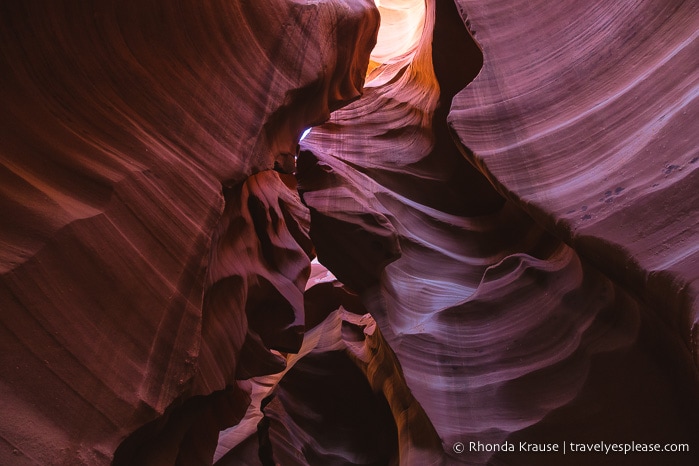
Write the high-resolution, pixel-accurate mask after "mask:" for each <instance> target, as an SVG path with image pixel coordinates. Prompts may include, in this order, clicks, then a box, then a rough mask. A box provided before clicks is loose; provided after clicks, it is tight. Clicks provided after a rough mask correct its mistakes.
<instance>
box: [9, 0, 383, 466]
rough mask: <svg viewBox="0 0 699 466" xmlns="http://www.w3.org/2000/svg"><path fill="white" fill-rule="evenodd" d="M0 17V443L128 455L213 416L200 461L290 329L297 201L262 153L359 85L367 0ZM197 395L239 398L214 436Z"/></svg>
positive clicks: (34, 452)
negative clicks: (249, 380) (242, 382)
mask: <svg viewBox="0 0 699 466" xmlns="http://www.w3.org/2000/svg"><path fill="white" fill-rule="evenodd" d="M0 22H2V27H0V43H2V45H1V46H0V87H1V88H2V91H1V92H0V102H1V104H0V105H1V106H2V109H3V111H2V112H1V113H0V114H1V116H0V141H1V147H0V167H2V168H1V169H0V186H1V188H0V192H1V194H0V216H1V217H2V218H3V225H2V228H1V229H0V235H1V236H0V244H1V245H2V246H1V247H0V272H1V273H2V276H1V278H0V303H1V306H2V312H1V313H0V322H2V325H0V329H1V330H0V332H1V335H0V340H1V341H2V342H1V343H0V358H1V359H0V368H1V371H0V372H1V373H2V376H1V377H0V380H1V382H0V389H1V390H2V397H0V398H1V399H2V403H3V408H2V411H3V420H2V422H1V423H0V438H2V442H0V463H3V464H71V465H74V464H91V465H92V464H106V463H109V462H110V461H111V459H112V457H113V455H114V452H115V450H116V449H117V446H118V445H119V444H120V443H121V442H122V441H123V440H124V439H125V438H126V437H127V436H129V435H131V437H129V440H128V441H127V442H125V443H124V445H123V447H124V448H122V449H121V450H120V451H119V455H117V458H116V459H115V461H120V462H121V463H122V464H137V463H138V462H139V461H140V462H144V463H147V464H172V463H173V462H175V461H177V462H180V463H184V464H187V463H190V464H191V462H192V461H195V460H194V459H192V458H197V457H198V456H199V453H196V452H195V453H194V454H193V453H192V450H191V449H189V447H190V446H192V445H194V444H197V443H202V442H200V441H198V440H196V438H195V437H197V436H202V435H203V436H204V437H206V436H207V435H208V436H209V437H208V439H206V440H205V441H203V444H205V445H208V446H207V447H206V448H204V450H206V451H208V450H210V456H209V462H210V461H211V459H210V458H211V457H212V456H213V450H214V449H215V447H216V443H217V435H218V430H221V429H223V428H225V427H228V426H230V425H232V424H235V423H236V422H238V420H239V418H240V417H241V416H243V414H244V411H245V410H244V409H243V410H242V411H241V410H240V406H243V407H245V406H246V405H247V399H248V395H246V394H245V390H244V389H242V390H241V389H237V388H236V383H235V381H236V378H237V377H246V376H249V375H250V374H259V373H260V372H265V371H276V370H279V361H278V359H277V358H274V357H273V356H272V353H270V352H269V349H270V348H280V349H284V350H293V349H298V346H299V345H300V335H299V332H300V331H301V330H302V327H303V312H302V306H303V303H302V300H303V295H302V293H303V289H304V282H305V279H306V275H307V274H308V270H309V269H308V267H309V257H308V255H307V252H308V253H310V248H311V246H310V245H309V243H308V242H307V240H306V239H305V238H306V236H307V233H304V231H306V230H307V213H306V212H305V208H304V207H303V206H301V205H300V204H299V202H298V195H296V194H295V192H294V190H293V188H290V187H288V186H286V185H285V184H284V183H282V182H281V179H280V177H279V176H277V175H276V173H274V172H271V169H273V168H274V169H277V170H279V171H288V172H290V171H292V170H293V156H294V154H295V152H296V146H297V140H298V137H299V134H300V133H301V131H302V130H303V128H305V127H307V126H309V125H311V124H317V123H319V122H322V121H324V120H325V119H326V118H327V116H328V115H329V112H330V111H332V110H333V109H335V108H337V107H338V106H340V105H342V104H343V103H345V102H348V101H351V100H353V99H356V97H357V96H358V95H359V93H360V91H361V88H362V84H363V81H364V72H365V70H366V67H367V64H368V61H369V52H370V50H371V48H372V46H373V41H374V38H375V35H376V30H377V25H378V16H377V12H376V10H375V8H374V5H373V3H370V2H361V1H360V2H344V1H326V2H314V3H312V4H306V3H301V2H294V1H282V0H279V1H272V2H266V3H265V4H261V3H259V2H258V3H250V2H228V1H214V2H207V3H206V4H202V3H201V2H196V1H180V2H175V3H167V2H160V1H146V2H138V3H133V4H129V5H117V4H114V3H113V2H82V3H74V2H40V3H38V2H30V3H22V2H6V3H4V4H3V5H2V6H0ZM255 173H257V175H255V176H254V177H252V178H249V177H251V175H253V174H255ZM260 183H262V185H264V186H263V187H261V186H262V185H261V184H260ZM243 200H244V201H243ZM241 202H242V204H241ZM304 249H305V250H304ZM231 253H235V254H240V255H242V256H244V257H247V258H248V261H247V263H245V264H244V266H242V267H241V264H237V263H235V261H232V260H231V258H230V254H231ZM248 253H249V254H248ZM245 254H248V255H247V256H245ZM222 282H224V283H231V282H232V285H234V286H231V287H229V289H227V290H226V291H220V290H221V288H222V287H223V286H222V285H221V283H222ZM205 294H206V297H205V298H204V295H205ZM266 300H268V301H266ZM266 303H274V304H275V305H276V306H277V307H276V308H275V309H274V310H268V309H266V308H265V304H266ZM262 308H265V309H266V310H267V314H266V315H265V316H260V315H257V314H256V312H257V311H259V310H260V309H262ZM270 316H271V317H273V318H276V317H277V316H278V317H279V320H278V321H274V322H269V321H268V320H267V317H270ZM260 354H264V355H265V357H264V358H259V357H258V356H260ZM246 355H247V358H248V359H249V360H248V361H247V362H246V363H243V362H241V359H245V358H246ZM265 358H266V359H265ZM243 388H244V387H243ZM195 395H200V396H204V397H209V396H210V397H211V398H209V399H208V400H201V399H199V398H197V399H194V398H191V397H193V396H195ZM188 400H193V401H188ZM224 405H228V406H229V407H230V409H227V408H226V409H224V408H223V406H224ZM197 406H198V407H199V408H197ZM198 409H199V410H203V411H205V410H207V409H208V410H209V411H210V414H215V413H216V412H218V411H221V410H223V411H226V412H227V413H226V414H223V413H221V416H220V419H219V420H217V421H215V424H213V428H212V429H208V430H213V433H212V435H213V437H211V435H209V434H208V433H207V434H205V435H204V434H202V432H203V431H197V426H201V425H202V424H203V423H206V420H205V419H206V418H207V415H204V414H196V413H194V414H193V412H196V411H197V410H198ZM228 411H230V412H228ZM208 417H209V419H212V416H208ZM213 417H214V418H215V416H213ZM212 422H213V421H212ZM216 424H220V425H218V426H217V425H216ZM137 430H138V432H136V431H137ZM208 430H207V432H208ZM134 432H136V433H134ZM188 432H189V433H188ZM132 434H133V435H132ZM158 438H159V439H161V440H162V441H157V439H158ZM211 439H213V443H212V442H211ZM149 442H150V445H149ZM164 445H165V446H167V448H168V449H169V451H167V452H158V451H155V450H157V449H158V448H161V447H163V446H164ZM195 450H196V449H195ZM130 455H131V456H130ZM156 457H157V458H156ZM204 457H206V454H204ZM188 458H189V459H188ZM199 460H201V458H199ZM195 462H196V461H195Z"/></svg>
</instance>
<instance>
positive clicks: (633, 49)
mask: <svg viewBox="0 0 699 466" xmlns="http://www.w3.org/2000/svg"><path fill="white" fill-rule="evenodd" d="M457 3H458V4H459V5H460V6H461V7H462V11H465V12H468V14H469V16H470V18H469V19H470V27H471V28H472V30H474V31H476V34H477V35H476V37H477V38H478V42H479V44H480V46H481V47H482V49H483V55H484V57H485V58H484V60H485V62H484V65H483V71H482V72H481V74H480V75H479V76H478V77H477V78H476V79H475V80H474V82H473V83H472V84H471V85H469V86H468V88H466V89H465V90H464V91H462V92H461V93H459V95H458V96H457V97H456V98H455V99H454V105H453V109H452V112H451V114H450V122H451V125H452V127H453V128H454V130H455V132H456V134H457V135H458V137H459V139H460V140H461V142H462V143H463V144H464V145H465V146H467V147H468V148H469V149H470V151H472V152H470V153H469V158H470V160H471V161H472V162H473V163H474V164H476V165H477V166H478V167H479V168H480V169H481V170H482V171H483V172H484V173H486V174H487V176H488V177H489V179H490V180H491V181H492V182H493V183H494V184H495V185H496V186H497V187H498V190H499V191H500V192H501V193H502V194H503V195H505V196H507V197H508V198H510V199H512V200H514V201H515V202H516V203H517V204H518V205H520V206H521V207H522V208H523V209H525V210H526V211H527V212H528V213H529V214H530V215H531V216H532V217H534V218H535V219H536V220H537V221H538V222H540V223H541V224H543V225H545V226H546V227H547V229H549V230H550V231H552V232H554V233H555V234H556V235H557V236H558V237H560V238H561V239H563V240H564V241H566V242H567V243H569V244H571V245H573V246H574V247H575V248H576V250H578V251H579V252H580V253H581V254H583V255H585V256H586V257H587V258H588V259H589V260H591V261H592V262H593V263H594V264H595V266H596V267H598V268H600V269H601V270H604V271H605V273H607V274H609V276H611V277H613V278H614V279H615V280H616V281H618V282H620V283H622V284H624V286H626V287H627V288H628V289H630V290H631V291H633V292H634V293H636V294H638V295H640V296H641V297H642V298H643V299H644V300H646V301H648V302H650V303H652V304H653V306H654V307H655V308H656V309H657V310H658V312H660V313H661V317H662V318H663V320H665V321H667V323H668V325H670V326H672V327H674V328H675V329H676V330H677V331H678V332H679V333H680V334H681V336H682V338H683V339H684V341H685V344H686V345H687V346H688V347H689V348H690V351H691V352H692V355H693V357H694V359H695V362H696V361H697V356H698V352H699V346H697V344H698V343H697V338H696V333H697V329H698V328H699V327H697V322H698V319H699V314H697V312H699V311H698V310H699V301H698V299H699V289H698V288H697V284H698V283H699V281H698V280H699V268H698V267H697V262H698V261H699V243H698V242H697V233H698V232H699V200H698V199H697V195H698V194H697V189H696V187H697V186H699V178H698V176H699V170H697V162H698V161H699V148H698V146H697V143H696V139H695V138H694V137H693V136H689V135H691V134H695V133H696V132H697V131H698V130H699V118H697V112H698V111H699V105H698V104H697V102H698V100H697V96H698V95H699V79H698V78H697V73H696V70H697V69H698V68H699V37H698V35H697V30H699V5H697V3H696V2H693V1H686V2H683V1H679V2H664V1H650V2H634V1H628V2H617V3H615V4H614V5H610V4H606V3H605V2H592V3H586V4H585V5H582V4H574V2H571V3H570V4H569V5H568V4H564V3H559V4H557V5H556V7H555V8H549V7H547V6H546V5H545V4H544V3H543V2H514V3H513V2H488V3H487V5H486V4H485V3H483V2H475V1H473V2H472V1H468V0H458V2H457ZM559 24H574V27H566V28H560V27H559V26H558V25H559Z"/></svg>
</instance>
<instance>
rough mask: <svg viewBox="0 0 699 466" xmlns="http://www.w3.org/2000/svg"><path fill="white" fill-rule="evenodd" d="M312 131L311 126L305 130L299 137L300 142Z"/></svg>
mask: <svg viewBox="0 0 699 466" xmlns="http://www.w3.org/2000/svg"><path fill="white" fill-rule="evenodd" d="M310 132H311V128H308V129H307V130H305V131H304V132H303V133H301V137H300V138H299V142H301V141H303V140H304V138H305V137H306V136H308V133H310Z"/></svg>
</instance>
